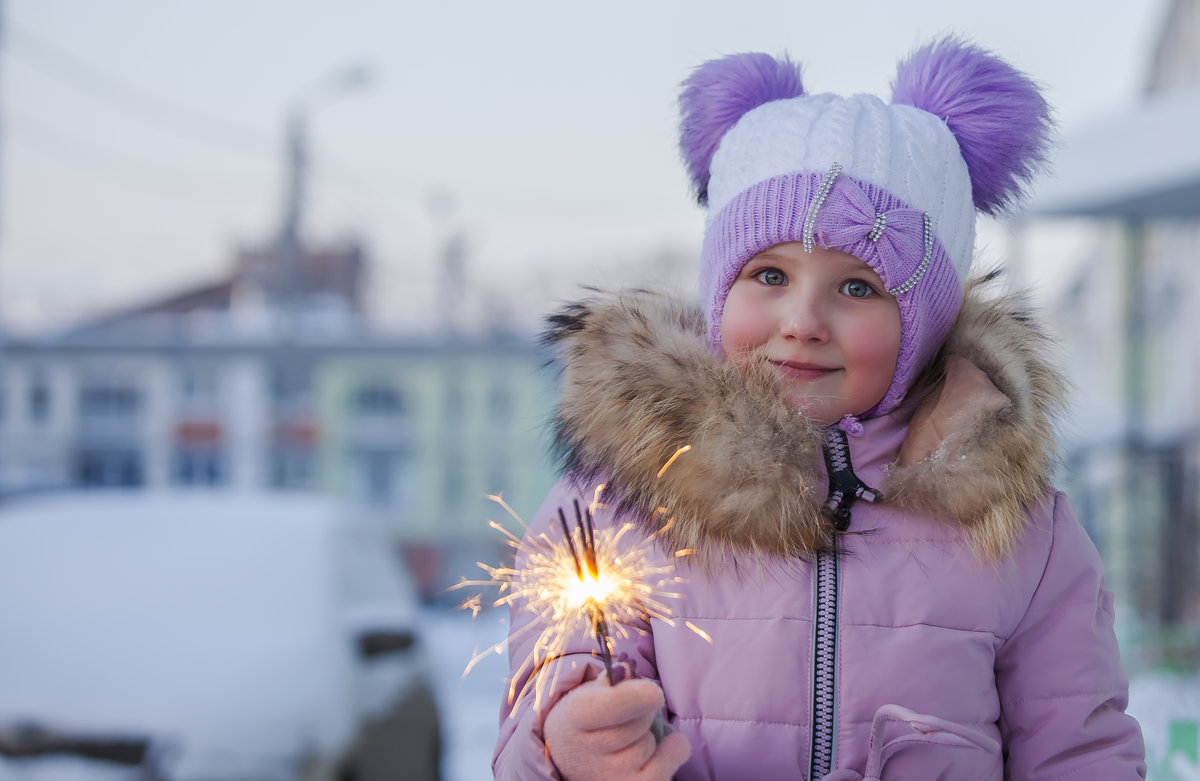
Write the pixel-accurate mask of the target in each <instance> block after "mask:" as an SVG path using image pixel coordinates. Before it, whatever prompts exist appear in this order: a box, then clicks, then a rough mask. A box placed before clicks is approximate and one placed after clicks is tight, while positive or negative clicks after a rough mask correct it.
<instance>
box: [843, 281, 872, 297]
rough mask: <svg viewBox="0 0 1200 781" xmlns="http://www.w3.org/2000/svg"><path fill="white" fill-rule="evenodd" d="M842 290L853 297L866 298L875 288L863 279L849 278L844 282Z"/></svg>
mask: <svg viewBox="0 0 1200 781" xmlns="http://www.w3.org/2000/svg"><path fill="white" fill-rule="evenodd" d="M842 292H843V293H845V294H846V295H848V296H850V297H851V298H866V297H867V296H869V295H871V294H872V293H874V292H875V290H874V289H873V288H872V287H871V286H870V285H869V284H868V283H866V282H864V281H863V280H861V279H848V280H846V281H845V282H843V283H842Z"/></svg>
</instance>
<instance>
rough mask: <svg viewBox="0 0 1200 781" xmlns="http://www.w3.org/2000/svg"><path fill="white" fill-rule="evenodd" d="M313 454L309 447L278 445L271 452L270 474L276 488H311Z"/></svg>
mask: <svg viewBox="0 0 1200 781" xmlns="http://www.w3.org/2000/svg"><path fill="white" fill-rule="evenodd" d="M312 461H313V455H312V450H311V449H309V448H295V447H277V448H275V450H274V451H273V452H272V453H271V463H270V465H269V474H270V479H271V485H272V487H274V488H310V487H312V480H313V473H312V469H313V464H312Z"/></svg>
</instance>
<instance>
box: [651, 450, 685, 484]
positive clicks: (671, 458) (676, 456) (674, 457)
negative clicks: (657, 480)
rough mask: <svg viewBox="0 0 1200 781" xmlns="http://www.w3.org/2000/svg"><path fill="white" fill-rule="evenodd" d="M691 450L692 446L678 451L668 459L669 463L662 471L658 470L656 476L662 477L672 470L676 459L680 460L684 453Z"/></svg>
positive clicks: (664, 465) (663, 466)
mask: <svg viewBox="0 0 1200 781" xmlns="http://www.w3.org/2000/svg"><path fill="white" fill-rule="evenodd" d="M691 449H692V446H691V445H684V446H683V447H681V448H679V449H678V450H676V451H675V455H673V456H671V457H670V458H668V459H667V463H665V464H663V465H662V469H660V470H658V475H656V476H657V477H662V476H663V473H664V472H666V471H667V470H668V469H670V468H671V464H673V463H675V459H677V458H679V457H680V456H681V455H683V454H684V453H686V452H688V451H689V450H691Z"/></svg>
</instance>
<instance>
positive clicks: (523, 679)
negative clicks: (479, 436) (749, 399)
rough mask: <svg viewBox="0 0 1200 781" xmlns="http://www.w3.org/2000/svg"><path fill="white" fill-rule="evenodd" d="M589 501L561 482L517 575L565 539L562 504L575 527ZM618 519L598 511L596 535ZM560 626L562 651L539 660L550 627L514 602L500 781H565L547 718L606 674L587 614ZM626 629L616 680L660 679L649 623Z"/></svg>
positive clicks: (497, 760)
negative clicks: (577, 510)
mask: <svg viewBox="0 0 1200 781" xmlns="http://www.w3.org/2000/svg"><path fill="white" fill-rule="evenodd" d="M591 498H592V497H590V496H587V497H585V496H583V494H582V493H581V492H580V491H579V490H578V489H576V488H575V487H574V485H573V483H572V481H571V480H570V478H563V479H562V480H560V481H559V483H558V484H557V485H556V486H555V487H554V488H553V489H552V490H551V491H550V494H549V495H548V496H547V497H546V500H545V502H543V503H542V507H541V508H540V509H539V510H538V511H537V513H536V514H535V515H534V517H533V519H532V520H531V521H530V524H529V528H528V529H527V530H526V533H525V539H524V540H523V541H522V544H521V546H520V548H519V549H518V552H517V557H516V562H515V566H514V569H515V570H517V571H518V573H519V572H520V571H521V569H522V567H523V566H524V565H525V564H526V563H527V561H528V558H529V555H530V553H531V552H533V551H538V550H541V551H545V550H547V548H548V545H549V544H550V543H549V542H548V541H547V538H549V540H553V541H560V540H562V539H563V532H562V528H561V525H560V522H559V520H558V508H559V507H562V508H564V510H565V511H566V514H567V517H568V518H569V519H571V521H572V522H573V520H574V511H573V509H571V508H572V504H573V502H574V501H575V500H579V501H580V503H581V504H585V503H586V502H587V501H590V500H591ZM612 522H613V519H612V518H611V517H610V515H609V514H608V513H607V512H606V511H605V510H603V509H601V510H598V512H597V514H596V516H595V524H596V528H597V532H598V533H599V532H600V530H601V529H603V528H605V527H607V526H608V525H609V524H611V523H612ZM567 555H569V553H568V554H567ZM517 577H519V574H518V576H517ZM556 626H557V627H558V628H559V629H561V631H563V633H564V640H565V642H564V643H563V646H562V648H561V649H555V651H554V652H553V653H551V654H550V655H549V656H548V657H547V655H546V654H544V653H540V654H539V657H538V659H536V660H535V659H534V657H533V650H534V648H535V646H537V645H538V643H539V637H540V636H541V634H542V632H543V630H544V629H546V627H547V621H546V617H545V616H541V615H536V614H535V613H533V612H532V611H530V610H529V609H528V603H527V602H526V601H525V600H522V599H514V600H513V601H512V602H511V603H510V605H509V633H508V660H509V680H508V686H507V687H506V688H505V697H504V700H503V702H502V703H501V706H500V735H499V739H498V740H497V743H496V749H495V753H494V754H493V757H492V773H493V775H494V777H495V778H496V779H497V781H537V780H538V779H545V780H547V781H558V780H559V779H560V776H559V774H558V771H557V769H556V768H555V767H554V763H553V762H551V761H550V757H549V755H548V754H547V751H546V744H545V739H544V737H543V733H542V726H543V724H544V722H545V718H546V714H547V713H549V711H550V709H551V708H552V707H553V706H554V704H555V703H557V702H558V700H560V699H561V698H562V697H563V695H565V694H566V693H567V692H569V691H571V690H572V689H574V688H575V687H576V686H579V685H580V684H581V683H585V682H587V681H590V680H593V679H594V678H596V677H598V676H599V675H600V673H601V672H603V670H604V666H603V663H602V662H601V661H600V658H599V656H598V654H597V642H596V638H595V636H594V635H593V634H592V632H591V624H590V621H589V620H588V618H587V617H586V615H583V614H581V615H580V616H579V617H578V620H576V621H573V622H559V623H558V624H557V625H556ZM626 630H627V631H626V632H623V633H622V632H614V633H613V642H614V653H613V661H614V677H616V678H617V679H618V680H620V679H621V677H622V675H623V674H626V675H634V676H637V677H640V678H651V679H654V680H657V677H658V676H657V672H656V670H655V668H654V659H653V650H652V646H653V642H652V637H651V636H650V634H649V623H648V622H647V623H646V624H643V625H639V626H636V627H626ZM622 635H628V636H622ZM544 657H545V658H544Z"/></svg>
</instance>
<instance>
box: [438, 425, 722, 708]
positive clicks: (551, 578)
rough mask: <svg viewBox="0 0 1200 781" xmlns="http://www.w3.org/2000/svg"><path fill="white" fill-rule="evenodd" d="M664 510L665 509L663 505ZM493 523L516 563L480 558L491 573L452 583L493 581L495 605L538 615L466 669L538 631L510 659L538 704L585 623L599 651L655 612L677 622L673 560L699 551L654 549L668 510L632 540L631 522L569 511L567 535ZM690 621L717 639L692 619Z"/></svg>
mask: <svg viewBox="0 0 1200 781" xmlns="http://www.w3.org/2000/svg"><path fill="white" fill-rule="evenodd" d="M690 449H691V445H685V446H683V447H681V448H679V449H678V450H676V451H675V454H674V455H673V456H671V458H670V459H669V460H668V461H667V462H666V463H665V464H664V465H663V467H662V469H661V470H659V472H658V476H659V477H661V476H662V474H663V473H664V472H665V471H666V470H667V469H668V468H669V467H670V466H671V465H672V464H673V463H674V462H675V460H676V459H677V458H678V457H679V456H680V455H682V454H683V453H686V452H687V451H688V450H690ZM603 491H604V485H603V484H600V485H598V486H596V489H595V493H594V495H593V498H592V501H591V503H590V504H589V505H588V507H587V509H588V512H589V513H592V512H595V510H597V509H598V508H602V507H604V505H603V504H601V502H600V494H601V493H602V492H603ZM487 498H488V499H491V500H492V501H494V502H496V503H497V504H499V505H500V506H501V507H503V508H504V509H505V510H506V511H507V512H508V514H509V515H511V516H512V517H513V518H514V519H516V521H517V522H518V523H519V524H520V525H521V526H522V528H525V527H526V524H525V522H524V521H522V520H521V518H520V516H518V515H517V514H516V512H514V511H513V509H512V508H511V507H509V506H508V504H507V503H505V501H504V499H503V498H501V497H500V496H498V495H496V496H488V497H487ZM659 511H660V512H661V513H662V514H664V515H667V514H668V511H667V510H666V508H659ZM488 525H489V526H491V527H492V528H493V529H496V530H497V531H499V532H500V533H501V534H503V535H504V536H505V537H506V538H507V544H508V545H509V547H511V548H513V549H514V550H515V551H516V552H517V556H516V562H515V563H514V566H512V567H492V566H489V565H487V564H484V563H482V562H480V563H479V567H480V569H482V570H483V571H484V572H485V573H487V575H488V580H478V581H469V580H463V581H462V582H460V583H458V584H457V585H456V586H454V587H453V588H456V589H457V588H465V587H469V586H482V587H489V586H496V587H498V588H499V593H500V596H499V598H497V599H496V600H495V601H494V602H492V605H493V606H495V607H499V606H503V605H511V606H513V607H514V608H516V609H520V610H522V611H523V612H525V613H527V614H531V615H533V616H535V617H536V618H535V620H533V621H530V622H528V623H526V624H525V625H524V626H523V627H522V628H521V629H519V630H516V631H514V632H513V634H511V635H510V636H509V638H508V640H507V641H504V642H500V643H497V644H496V645H494V646H492V647H490V648H488V649H486V650H484V651H483V652H481V653H479V654H477V655H476V656H475V657H474V658H473V659H472V660H471V662H470V663H469V664H468V665H467V668H466V670H464V671H463V675H464V676H465V675H467V673H469V672H470V671H471V670H472V669H473V668H474V667H475V665H477V664H478V663H479V662H480V661H482V660H483V659H484V658H486V657H487V656H488V655H489V654H491V653H502V649H503V648H504V646H505V642H507V643H509V645H510V648H511V644H512V643H513V641H519V640H521V639H522V638H523V637H525V636H527V635H531V634H533V633H537V634H536V637H535V638H534V642H533V646H532V649H531V650H530V651H529V653H528V655H527V656H526V658H525V659H524V660H523V662H522V664H521V665H513V669H514V670H525V671H529V677H530V681H529V683H527V684H526V686H529V685H532V686H533V690H534V707H535V708H540V707H541V704H542V702H543V701H544V700H545V698H546V697H547V696H548V695H549V694H552V693H553V691H554V683H555V682H554V681H553V680H546V678H547V676H546V675H544V674H542V671H543V669H544V668H545V666H546V664H547V663H548V662H550V661H553V660H554V659H556V658H558V657H560V656H562V655H563V654H564V652H565V651H566V649H567V647H568V644H573V643H575V642H577V639H578V638H579V637H580V635H581V633H582V632H583V631H585V630H588V631H590V632H591V634H592V635H593V636H595V637H596V638H598V641H599V642H600V643H601V644H602V645H603V646H604V648H602V655H607V654H608V653H611V651H612V644H613V640H614V635H615V636H616V637H618V638H621V639H628V638H630V637H632V636H633V633H634V632H637V633H643V634H644V633H645V632H646V631H647V629H644V628H643V627H648V626H649V624H650V621H651V619H658V620H660V621H662V622H664V623H666V624H668V625H669V626H674V625H675V623H674V620H673V619H672V617H671V610H670V608H669V607H668V606H667V604H666V603H665V601H664V600H670V599H676V598H679V597H680V596H681V595H680V594H678V593H676V592H675V591H674V585H675V584H678V583H680V582H682V579H681V578H679V577H677V576H676V574H675V572H676V569H675V567H676V565H675V564H674V563H673V562H672V561H671V560H672V559H674V558H680V557H685V556H688V555H691V554H692V553H694V552H695V551H693V550H680V551H676V552H674V553H673V554H672V555H666V556H664V555H663V552H662V551H660V550H658V549H657V547H656V546H657V545H658V538H659V537H661V536H662V535H663V534H664V533H666V532H667V531H668V530H669V529H670V528H671V527H672V526H673V525H674V518H673V517H668V518H667V520H666V521H665V522H664V523H662V524H661V525H660V526H659V530H658V531H657V532H656V533H655V534H653V535H649V536H646V537H641V536H639V535H636V534H635V535H632V536H630V537H629V538H628V539H626V535H628V534H629V532H631V531H633V530H634V528H635V527H634V525H633V524H632V523H626V524H624V525H622V526H620V527H619V528H601V529H594V530H592V529H590V528H589V529H587V530H585V528H584V527H583V525H582V524H581V525H580V526H579V527H577V528H576V529H575V530H573V531H572V530H570V529H567V528H565V527H566V522H565V518H564V519H563V526H564V531H565V534H563V533H559V534H553V533H542V534H538V535H536V536H535V537H530V538H527V539H524V540H522V539H521V538H520V537H518V536H517V535H515V534H513V533H511V532H509V531H508V530H507V529H505V528H504V527H503V526H501V525H500V524H498V523H496V522H495V521H488ZM552 528H553V527H552ZM589 531H591V532H592V533H591V535H589V533H588V532H589ZM585 554H586V555H585ZM464 608H466V609H468V610H471V611H472V612H473V613H476V614H477V613H478V612H479V610H480V609H482V601H481V600H480V599H479V598H478V597H472V598H469V599H468V600H466V602H465V603H464ZM686 625H687V626H688V628H689V629H691V630H692V631H693V632H695V633H696V634H697V635H699V636H700V637H702V638H704V639H705V640H707V641H708V642H710V643H711V642H712V640H711V638H709V637H708V635H707V634H706V633H705V632H704V631H703V630H701V629H699V628H698V627H696V626H694V625H693V624H692V623H691V622H687V624H686ZM514 661H515V660H514ZM518 683H519V682H518V680H517V678H516V677H515V676H514V678H513V680H512V682H511V683H510V685H509V690H508V701H509V703H511V705H512V707H513V708H514V709H515V708H516V706H517V703H518V699H519V694H520V692H519V691H518V690H517V686H518Z"/></svg>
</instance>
